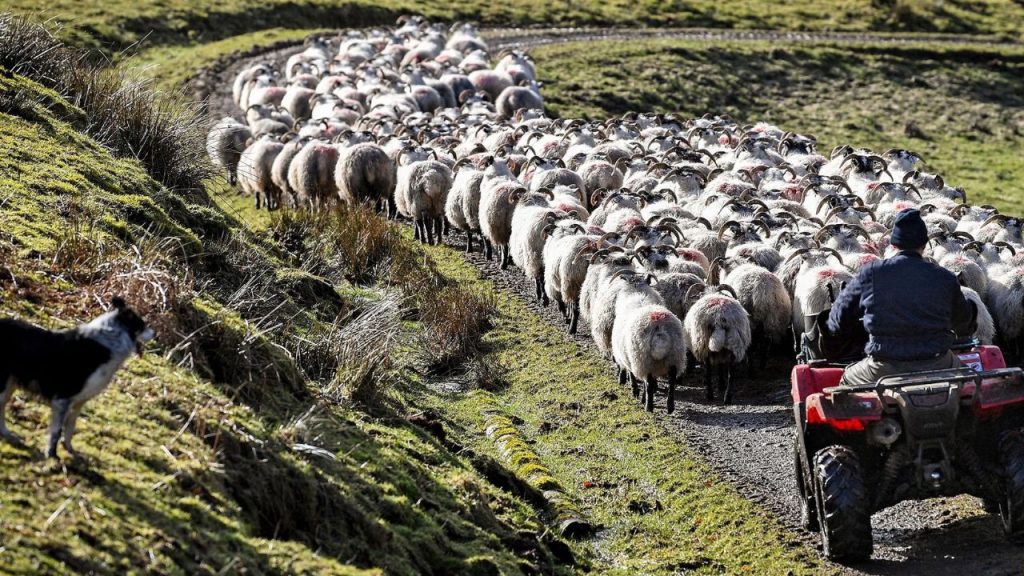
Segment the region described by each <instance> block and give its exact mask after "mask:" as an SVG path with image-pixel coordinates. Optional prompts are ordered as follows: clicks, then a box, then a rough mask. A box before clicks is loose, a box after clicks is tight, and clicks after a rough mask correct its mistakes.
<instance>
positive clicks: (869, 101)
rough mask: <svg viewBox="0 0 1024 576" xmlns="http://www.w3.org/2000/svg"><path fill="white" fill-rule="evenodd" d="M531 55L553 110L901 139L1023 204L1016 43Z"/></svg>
mask: <svg viewBox="0 0 1024 576" xmlns="http://www.w3.org/2000/svg"><path fill="white" fill-rule="evenodd" d="M534 56H535V58H536V59H537V61H538V62H542V63H543V64H542V66H540V72H541V76H542V80H543V81H544V82H545V95H546V97H547V104H548V106H549V108H550V110H551V112H553V113H555V114H559V115H561V116H588V117H595V118H601V117H606V116H608V115H618V114H622V113H624V112H626V111H630V110H643V111H650V112H655V111H660V112H677V113H679V114H681V115H682V116H683V117H691V116H700V115H702V114H704V113H706V112H713V113H715V112H717V113H729V114H731V115H733V116H734V117H736V118H738V119H741V121H744V122H756V121H759V120H765V121H768V122H773V123H776V124H778V125H780V126H782V127H784V128H786V129H789V130H794V131H798V132H803V133H808V134H813V135H815V136H817V137H818V139H819V141H820V148H821V150H822V152H823V153H825V154H827V153H828V151H829V150H830V149H831V147H832V146H835V145H837V144H840V143H851V144H853V145H855V146H867V147H871V148H873V149H875V150H879V151H881V150H885V149H887V148H889V147H894V146H898V147H904V148H909V149H912V150H915V151H917V152H919V153H921V155H922V156H923V157H924V158H925V160H926V161H927V163H928V167H929V169H930V170H931V171H938V172H940V173H942V174H944V175H946V177H947V181H949V182H952V183H955V184H960V185H963V186H964V187H965V188H966V189H967V192H968V195H969V196H968V197H969V199H970V200H971V201H972V202H975V203H986V202H987V203H992V204H994V205H996V206H998V207H1000V208H1001V209H1004V210H1007V211H1010V212H1013V213H1017V214H1021V213H1024V193H1022V191H1021V188H1020V186H1019V184H1018V183H1019V182H1021V181H1022V180H1024V164H1022V163H1021V161H1020V159H1021V158H1022V156H1024V51H1021V50H1019V49H1013V50H1011V49H1005V48H1004V49H993V48H985V47H975V48H970V47H967V48H948V49H944V48H942V47H936V46H934V45H926V44H922V45H911V46H907V47H893V46H885V47H879V46H872V45H853V46H846V45H844V46H842V47H838V46H829V45H793V46H772V45H769V44H748V43H744V44H728V43H715V42H712V43H704V42H702V43H697V42H680V41H644V42H630V43H628V44H616V43H610V42H603V43H587V44H570V45H560V46H549V47H543V48H539V49H537V50H535V51H534ZM610 61H613V62H616V63H617V65H616V66H614V67H611V66H607V65H605V64H606V63H607V62H610Z"/></svg>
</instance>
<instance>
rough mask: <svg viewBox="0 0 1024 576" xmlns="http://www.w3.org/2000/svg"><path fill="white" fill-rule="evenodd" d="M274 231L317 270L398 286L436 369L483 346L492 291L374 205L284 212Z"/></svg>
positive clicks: (338, 278) (337, 279) (331, 276)
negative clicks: (440, 267)
mask: <svg viewBox="0 0 1024 576" xmlns="http://www.w3.org/2000/svg"><path fill="white" fill-rule="evenodd" d="M273 235H274V237H275V238H276V239H277V241H278V242H279V243H280V244H281V246H282V247H283V248H284V249H285V250H286V251H287V252H289V253H290V254H291V255H292V256H294V257H295V258H296V260H297V261H298V264H299V266H301V267H302V268H303V269H304V270H306V271H308V272H310V273H311V274H315V275H317V276H321V277H323V278H326V279H327V280H328V281H331V282H334V283H342V282H349V283H353V284H357V285H364V286H367V285H378V286H381V287H393V288H395V289H398V290H400V291H401V293H402V295H403V296H404V297H405V299H406V300H407V303H408V306H409V307H410V308H412V309H414V311H415V312H416V313H417V314H416V316H417V318H418V319H419V320H420V321H421V322H422V323H423V330H422V332H421V333H420V336H419V338H418V342H417V344H418V346H417V348H418V349H420V350H421V351H422V354H423V359H424V362H425V363H426V365H427V367H428V369H429V370H430V371H431V372H434V373H438V372H446V371H448V370H450V369H452V368H454V367H456V366H458V365H460V364H462V363H463V362H465V361H466V360H469V359H471V358H472V357H473V356H475V355H476V354H477V352H478V351H479V350H478V349H479V343H480V337H481V336H482V335H483V334H484V332H486V331H487V329H488V328H489V327H490V319H491V317H492V316H493V315H494V313H495V302H494V297H493V294H491V293H489V292H486V291H483V290H478V289H473V288H468V287H465V286H462V285H460V284H458V283H454V282H449V281H448V280H447V279H445V278H444V276H443V275H442V274H441V273H439V272H438V271H437V269H436V268H435V267H434V265H433V263H432V262H431V261H430V260H429V259H425V258H424V257H423V256H422V254H421V253H420V252H419V250H418V248H417V246H416V245H415V244H414V243H413V242H411V241H410V240H409V239H408V238H406V237H405V236H403V230H402V229H401V228H399V227H398V226H397V225H395V224H394V223H391V222H388V221H386V220H384V219H383V218H381V217H380V216H379V215H377V214H376V213H374V212H373V211H372V210H370V209H368V208H366V207H362V206H351V207H350V206H345V205H342V206H339V207H338V209H337V210H335V211H334V212H329V213H309V212H294V213H284V214H281V215H279V216H275V221H274V226H273ZM358 372H360V371H359V370H357V373H358ZM357 388H358V387H357Z"/></svg>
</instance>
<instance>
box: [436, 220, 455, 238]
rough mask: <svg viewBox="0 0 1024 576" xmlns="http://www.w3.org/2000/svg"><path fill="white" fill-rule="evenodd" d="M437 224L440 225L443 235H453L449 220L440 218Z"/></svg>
mask: <svg viewBox="0 0 1024 576" xmlns="http://www.w3.org/2000/svg"><path fill="white" fill-rule="evenodd" d="M437 224H438V226H440V227H441V233H443V234H445V235H448V234H451V233H452V225H451V222H448V219H447V218H445V217H441V218H439V219H438V222H437Z"/></svg>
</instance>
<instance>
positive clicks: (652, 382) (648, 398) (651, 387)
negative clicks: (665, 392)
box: [644, 374, 658, 412]
mask: <svg viewBox="0 0 1024 576" xmlns="http://www.w3.org/2000/svg"><path fill="white" fill-rule="evenodd" d="M657 393H658V379H657V378H655V377H654V376H653V375H650V374H648V375H647V391H646V392H645V393H644V409H645V410H647V411H648V412H654V395H655V394H657Z"/></svg>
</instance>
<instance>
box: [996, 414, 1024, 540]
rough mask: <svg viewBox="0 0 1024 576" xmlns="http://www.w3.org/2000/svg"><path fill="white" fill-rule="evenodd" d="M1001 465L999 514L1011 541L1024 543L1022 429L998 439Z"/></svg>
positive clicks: (1023, 437)
mask: <svg viewBox="0 0 1024 576" xmlns="http://www.w3.org/2000/svg"><path fill="white" fill-rule="evenodd" d="M999 458H1000V461H1001V463H1002V466H1003V475H1004V476H1003V477H1004V484H1003V499H1002V501H1000V502H999V516H1000V517H1001V518H1002V520H1003V531H1004V532H1005V533H1006V537H1007V538H1009V539H1010V541H1011V542H1014V543H1016V544H1024V430H1010V431H1007V432H1005V433H1004V434H1003V435H1002V437H1001V438H1000V439H999Z"/></svg>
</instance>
